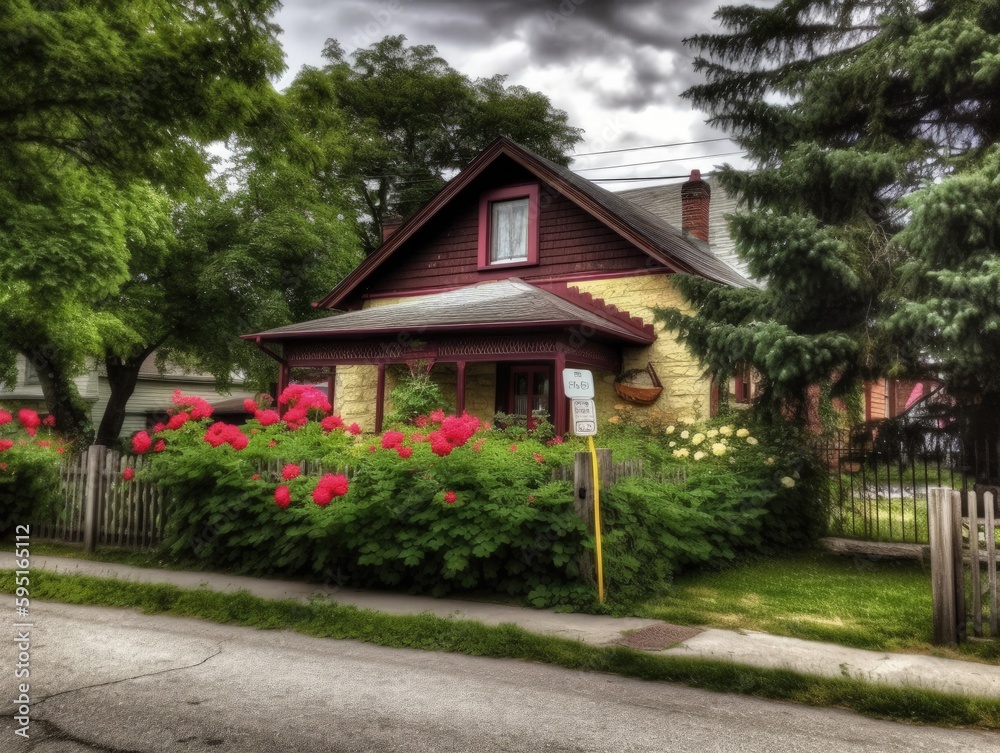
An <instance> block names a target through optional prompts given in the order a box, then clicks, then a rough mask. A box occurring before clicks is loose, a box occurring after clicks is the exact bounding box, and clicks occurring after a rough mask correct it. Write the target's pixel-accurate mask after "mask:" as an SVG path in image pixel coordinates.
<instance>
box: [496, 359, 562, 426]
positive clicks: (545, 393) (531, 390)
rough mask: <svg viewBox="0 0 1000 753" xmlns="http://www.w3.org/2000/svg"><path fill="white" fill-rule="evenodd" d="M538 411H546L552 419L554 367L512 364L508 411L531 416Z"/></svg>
mask: <svg viewBox="0 0 1000 753" xmlns="http://www.w3.org/2000/svg"><path fill="white" fill-rule="evenodd" d="M536 411H544V412H545V414H546V415H547V416H548V418H549V420H550V421H551V420H552V368H551V367H550V366H545V365H538V366H511V367H510V391H509V394H508V402H507V413H511V414H513V415H516V416H524V417H525V418H530V417H531V415H532V414H533V413H535V412H536ZM529 427H530V423H529Z"/></svg>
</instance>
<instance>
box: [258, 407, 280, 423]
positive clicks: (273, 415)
mask: <svg viewBox="0 0 1000 753" xmlns="http://www.w3.org/2000/svg"><path fill="white" fill-rule="evenodd" d="M253 417H254V418H255V419H257V421H259V422H260V425H261V426H271V425H272V424H276V423H278V421H280V420H281V416H279V415H278V411H275V410H270V409H269V410H259V411H257V412H256V413H254V414H253Z"/></svg>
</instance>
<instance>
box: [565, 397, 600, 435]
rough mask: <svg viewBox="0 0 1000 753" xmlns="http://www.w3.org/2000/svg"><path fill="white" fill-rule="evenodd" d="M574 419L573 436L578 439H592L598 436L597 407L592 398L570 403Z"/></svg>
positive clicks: (578, 399)
mask: <svg viewBox="0 0 1000 753" xmlns="http://www.w3.org/2000/svg"><path fill="white" fill-rule="evenodd" d="M570 405H571V408H570V412H571V413H572V418H573V434H574V435H575V436H577V437H592V436H594V435H595V434H597V407H596V406H595V405H594V401H593V400H591V399H590V398H583V399H580V398H577V399H576V400H572V401H570Z"/></svg>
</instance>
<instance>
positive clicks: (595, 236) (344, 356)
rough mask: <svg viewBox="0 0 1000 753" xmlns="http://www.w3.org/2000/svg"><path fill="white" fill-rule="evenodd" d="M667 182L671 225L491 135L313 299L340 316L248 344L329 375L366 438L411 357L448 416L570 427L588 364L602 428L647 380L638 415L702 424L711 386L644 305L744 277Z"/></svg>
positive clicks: (706, 191)
mask: <svg viewBox="0 0 1000 753" xmlns="http://www.w3.org/2000/svg"><path fill="white" fill-rule="evenodd" d="M667 188H668V189H672V190H673V192H674V193H675V194H676V195H677V197H676V200H675V201H673V203H672V205H671V206H673V205H676V207H677V208H678V209H679V212H680V228H678V227H677V226H676V225H674V224H671V223H670V222H667V221H666V220H664V219H663V218H662V217H659V216H657V215H656V214H654V213H653V212H651V211H648V210H647V209H644V208H643V207H642V206H640V205H639V204H637V203H633V202H631V201H628V200H627V198H623V195H622V194H614V193H611V192H609V191H606V190H604V189H603V188H600V187H599V186H597V185H595V184H594V183H591V182H590V181H588V180H586V179H584V178H582V177H580V176H579V175H576V174H575V173H573V172H572V171H570V170H568V169H566V168H564V167H561V166H559V165H557V164H555V163H553V162H551V161H549V160H546V159H544V158H542V157H540V156H538V155H537V154H534V153H532V152H530V151H528V150H527V149H524V148H523V147H521V146H519V145H517V144H515V143H513V142H512V141H510V140H508V139H505V138H500V139H497V140H496V141H494V142H493V143H492V144H491V145H490V146H489V147H487V148H486V149H485V150H484V151H483V152H482V153H480V154H479V155H478V156H477V157H476V158H475V159H474V160H473V161H472V162H471V163H470V164H469V166H468V167H466V168H465V169H464V170H463V171H462V172H461V173H459V174H458V175H457V176H456V177H455V178H453V179H452V180H451V181H450V182H449V183H448V184H447V185H446V186H445V187H444V188H443V189H442V190H441V191H440V192H439V193H438V194H437V195H435V196H434V198H432V199H431V200H430V201H429V202H428V203H427V204H426V205H424V207H422V208H421V209H420V210H419V211H418V212H416V213H415V214H414V215H412V216H411V217H410V218H409V219H407V220H406V221H405V222H403V223H402V224H401V225H400V226H399V227H398V228H396V229H391V230H390V233H391V234H390V233H387V237H385V238H384V240H383V243H382V245H381V247H380V248H379V249H378V250H377V251H376V252H375V253H374V254H372V255H371V256H370V257H369V258H368V259H366V260H365V261H364V262H363V263H362V264H361V265H360V266H358V267H357V268H356V269H355V270H354V271H353V272H352V273H351V274H350V275H348V276H347V277H346V278H345V279H344V280H343V281H342V282H341V283H340V284H339V285H337V287H335V288H334V289H333V290H332V291H331V292H330V293H329V295H327V296H326V297H325V298H324V299H323V300H322V301H320V302H319V303H318V304H317V306H319V307H321V308H325V309H329V310H331V311H339V312H340V313H337V314H335V315H332V316H329V317H326V318H321V319H315V320H311V321H307V322H301V323H299V324H294V325H290V326H286V327H280V328H277V329H274V330H269V331H267V332H261V333H257V334H253V335H246V336H245V338H246V339H248V340H252V341H254V342H256V344H257V345H258V347H260V348H261V349H263V350H264V351H265V352H267V353H268V354H269V355H271V356H272V357H273V358H275V359H276V360H278V361H279V363H280V365H281V367H280V379H279V388H280V387H282V386H284V385H285V384H287V383H288V382H289V379H290V378H291V376H292V373H291V372H292V369H296V368H308V369H310V370H311V373H313V374H315V373H316V370H322V371H325V372H326V373H327V374H328V375H329V376H330V379H329V382H330V384H331V387H332V389H331V391H332V392H333V404H334V408H335V410H336V411H337V412H338V413H340V414H341V415H342V416H343V417H344V418H345V419H347V420H351V421H358V422H359V423H361V425H362V427H363V428H364V429H366V430H374V431H380V430H381V428H382V422H383V416H384V415H385V414H386V411H387V410H391V406H389V405H388V404H387V403H388V400H387V397H388V395H389V392H390V391H391V389H392V387H393V385H394V379H393V373H392V370H391V369H389V368H388V367H390V366H392V365H394V364H404V363H407V362H413V361H427V362H432V363H433V364H434V368H433V371H432V372H431V373H432V375H433V376H434V377H435V378H436V379H437V380H438V381H439V383H440V384H441V385H442V387H443V388H444V389H445V391H446V394H447V395H449V397H450V398H451V399H452V401H453V402H454V404H455V405H456V407H457V409H458V410H459V411H462V410H467V411H469V412H470V413H473V414H475V415H477V416H479V417H480V418H483V419H485V420H489V419H490V418H491V417H492V416H493V414H494V412H495V411H498V410H500V411H503V412H506V413H519V414H522V415H523V414H525V413H526V412H527V411H528V410H529V409H542V410H545V411H546V412H548V413H549V414H550V415H551V416H552V417H553V423H554V424H555V425H556V429H557V431H558V432H560V433H562V432H565V431H567V430H568V422H569V418H568V415H567V409H568V401H567V400H566V399H565V397H564V395H563V388H562V380H561V378H560V375H561V372H562V370H563V369H564V368H566V367H578V368H586V369H591V370H592V371H594V373H595V380H596V391H597V394H596V401H597V407H598V413H599V417H600V419H601V420H605V419H606V418H607V417H609V416H610V415H611V414H612V413H614V410H615V409H614V405H615V403H617V402H620V401H621V400H622V398H621V397H619V394H618V392H617V389H616V382H619V383H620V382H621V381H622V375H623V373H624V374H634V373H639V374H640V375H642V374H643V373H645V372H648V373H649V374H650V377H648V380H649V381H654V380H655V381H659V383H660V385H661V386H662V391H661V392H660V394H659V395H658V396H657V397H656V398H655V400H653V401H652V403H651V404H648V405H646V404H644V405H637V406H636V410H637V412H638V413H639V414H640V415H646V416H649V417H655V418H657V419H659V420H662V421H675V420H678V419H697V418H706V417H708V416H709V415H710V414H711V412H712V410H713V405H714V399H713V389H714V386H713V384H712V380H711V379H709V378H706V376H705V375H704V373H703V372H704V370H703V368H702V367H701V366H699V364H698V363H697V361H696V360H695V359H694V358H693V357H692V356H691V354H690V353H689V352H688V351H687V349H686V348H684V347H683V346H681V345H680V344H679V343H678V342H677V341H676V340H675V339H674V338H673V337H672V336H671V335H670V333H668V332H664V331H663V330H662V329H661V328H659V327H658V326H654V318H653V309H654V307H665V306H676V307H679V308H684V307H685V302H684V300H683V298H682V297H681V295H680V294H679V292H678V291H677V290H676V288H675V286H674V284H673V282H672V280H671V277H672V275H673V274H675V273H677V272H684V273H689V274H696V275H701V276H703V277H705V278H707V279H710V280H713V281H716V282H719V283H721V284H724V285H732V286H739V287H746V286H750V285H752V284H753V283H751V282H750V281H749V280H748V279H747V278H746V277H745V276H744V275H742V274H741V273H740V272H738V271H736V270H735V269H734V268H733V267H732V266H730V265H729V264H727V263H726V262H725V261H723V260H721V259H720V258H719V257H718V256H717V255H716V254H715V253H713V250H712V248H711V246H710V245H709V239H710V230H711V225H712V220H711V217H712V209H711V190H710V188H709V186H708V184H707V183H706V182H705V181H703V180H701V179H700V176H699V175H698V173H697V171H695V172H694V173H693V174H692V179H691V180H689V181H688V182H686V183H684V184H683V185H681V186H672V187H667ZM644 191H647V192H650V193H651V190H648V189H640V190H638V191H631V192H627V193H626V197H627V196H628V194H633V195H636V196H637V197H640V198H641V197H646V198H648V197H647V196H646V194H644V193H643V192H644ZM667 203H670V202H667ZM671 211H672V210H671ZM730 251H731V247H730ZM276 346H280V352H279V350H277V349H276ZM653 374H655V377H653V376H652V375H653ZM633 386H640V387H642V386H647V387H651V386H653V385H651V384H648V383H647V384H646V385H643V384H642V383H641V381H640V382H639V383H638V384H637V385H633Z"/></svg>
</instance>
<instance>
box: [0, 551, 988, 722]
mask: <svg viewBox="0 0 1000 753" xmlns="http://www.w3.org/2000/svg"><path fill="white" fill-rule="evenodd" d="M0 591H2V592H6V593H12V592H13V591H14V574H13V572H12V571H0ZM31 591H32V597H33V598H35V599H40V600H49V601H61V602H65V603H70V604H95V605H100V606H108V607H124V608H135V609H140V610H142V611H143V612H145V613H147V614H171V615H177V616H183V617H198V618H201V619H207V620H212V621H214V622H220V623H223V624H232V625H243V626H247V627H254V628H259V629H284V630H294V631H296V632H300V633H304V634H306V635H312V636H317V637H323V638H339V639H354V640H359V641H364V642H366V643H373V644H376V645H381V646H389V647H394V648H417V649H425V650H434V651H449V652H455V653H463V654H468V655H471V656H483V657H493V658H500V659H522V660H527V661H535V662H542V663H546V664H552V665H556V666H560V667H565V668H567V669H573V670H583V671H590V672H607V673H612V674H616V675H621V676H624V677H631V678H636V679H641V680H653V681H664V682H676V683H682V684H684V685H688V686H691V687H695V688H703V689H706V690H713V691H719V692H729V693H741V694H744V695H752V696H759V697H762V698H770V699H777V700H783V701H790V702H794V703H802V704H807V705H810V706H833V707H838V708H844V709H851V710H853V711H857V712H859V713H862V714H865V715H867V716H871V717H875V718H880V719H890V720H894V721H906V722H919V723H926V724H938V725H946V726H963V727H970V726H972V727H980V728H984V729H1000V700H993V699H981V698H967V697H961V696H952V695H948V694H944V693H938V692H935V691H929V690H922V689H911V688H897V687H892V686H884V685H874V684H868V683H865V682H862V681H860V680H852V679H847V678H844V679H840V678H822V677H812V676H807V675H799V674H796V673H794V672H790V671H787V670H777V669H761V668H756V667H749V666H743V665H738V664H732V663H729V662H723V661H715V660H705V659H689V658H685V657H672V656H671V657H667V656H659V655H654V654H648V653H644V652H641V651H636V650H633V649H628V648H622V647H614V648H604V647H597V646H588V645H585V644H582V643H578V642H576V641H571V640H567V639H564V638H554V637H548V636H540V635H535V634H532V633H529V632H527V631H525V630H523V629H521V628H519V627H517V626H514V625H499V626H496V627H492V626H486V625H481V624H479V623H476V622H471V621H465V620H450V619H442V618H440V617H435V616H432V615H427V614H424V615H416V616H400V615H388V614H382V613H379V612H370V611H366V610H360V609H356V608H354V607H349V606H340V605H338V604H336V603H334V602H331V601H328V600H326V599H315V600H313V601H311V602H309V603H307V604H303V603H300V602H296V601H273V600H268V599H262V598H259V597H256V596H253V595H251V594H249V593H246V592H237V593H219V592H215V591H209V590H206V589H181V588H177V587H175V586H170V585H163V584H149V583H135V582H131V581H120V580H106V579H100V578H92V577H88V576H82V575H64V574H60V573H50V572H44V571H35V572H34V573H32V583H31Z"/></svg>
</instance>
